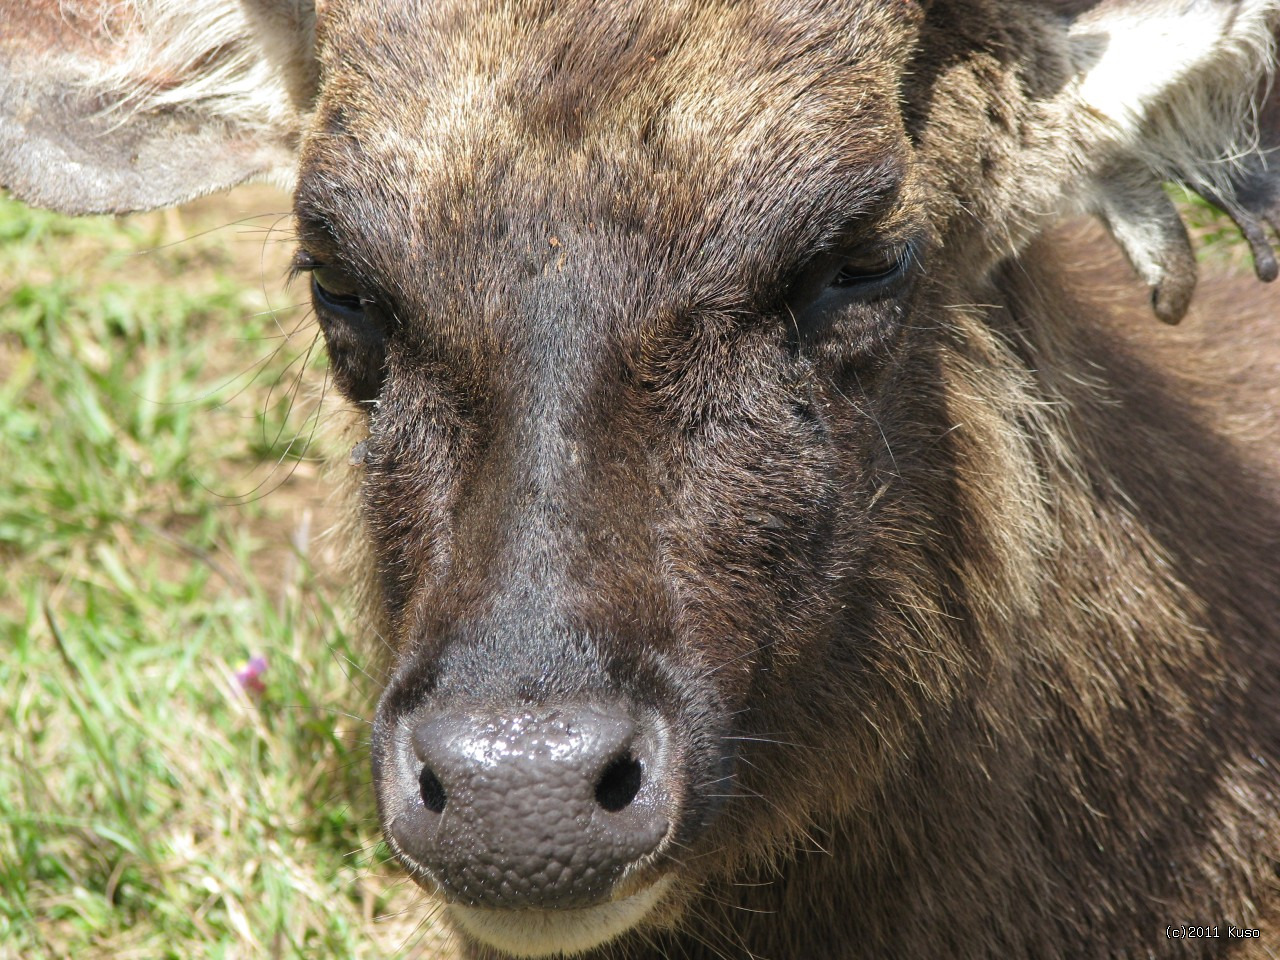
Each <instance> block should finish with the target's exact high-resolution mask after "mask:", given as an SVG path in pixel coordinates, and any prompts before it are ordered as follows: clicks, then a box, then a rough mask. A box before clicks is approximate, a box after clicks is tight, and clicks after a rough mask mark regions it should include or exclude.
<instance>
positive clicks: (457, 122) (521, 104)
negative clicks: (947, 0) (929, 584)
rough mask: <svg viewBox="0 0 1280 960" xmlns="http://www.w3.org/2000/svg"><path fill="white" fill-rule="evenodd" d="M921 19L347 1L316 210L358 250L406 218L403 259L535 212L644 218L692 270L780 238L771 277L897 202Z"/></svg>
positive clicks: (626, 6)
mask: <svg viewBox="0 0 1280 960" xmlns="http://www.w3.org/2000/svg"><path fill="white" fill-rule="evenodd" d="M914 9H915V7H914V4H910V3H905V2H885V0H880V2H875V3H845V4H824V3H796V2H793V0H785V2H784V0H763V2H753V3H745V4H734V3H725V2H716V0H685V2H674V3H672V2H650V0H641V2H632V3H613V4H592V3H587V2H583V0H567V2H561V3H556V2H545V0H544V2H526V0H506V2H494V0H457V2H452V3H451V2H438V0H437V2H432V3H404V2H397V3H387V2H372V3H365V4H348V5H343V9H342V10H341V11H340V12H339V13H335V14H334V19H330V20H328V21H323V22H322V23H321V27H320V34H321V38H322V56H323V58H324V71H323V73H324V76H325V77H326V84H325V87H324V89H323V91H322V96H321V109H320V110H319V112H318V120H317V128H316V131H315V132H314V133H313V135H312V137H311V138H310V141H309V143H308V146H307V148H306V150H305V152H304V178H303V183H304V186H303V191H302V194H303V198H304V204H305V202H306V201H307V199H308V198H310V199H311V200H312V201H314V205H315V206H316V207H317V208H324V209H325V212H326V213H327V214H328V215H329V216H330V217H331V219H333V220H334V221H337V222H336V224H335V226H336V232H338V233H340V234H341V233H343V232H344V231H343V225H344V224H346V225H347V226H348V227H349V230H350V233H351V234H352V235H351V236H350V238H349V240H350V242H351V243H353V244H356V245H360V244H361V243H362V242H363V241H362V240H361V238H360V237H358V236H356V235H355V234H358V233H359V232H360V230H366V229H368V224H370V223H371V222H372V221H374V220H379V219H381V220H385V219H386V218H388V217H392V218H394V219H396V220H398V221H402V222H399V223H397V224H395V225H394V226H389V227H388V229H389V230H390V232H391V233H392V234H393V235H394V236H396V237H398V238H399V241H398V246H399V247H400V252H401V253H403V252H404V244H405V243H411V244H422V245H423V246H424V247H425V248H426V249H424V251H423V252H424V253H432V254H438V252H439V249H440V248H442V247H448V246H450V245H455V246H456V244H457V242H458V236H459V229H458V228H459V221H460V220H463V219H465V220H466V221H468V224H469V225H470V226H471V227H474V228H475V230H482V231H485V230H487V231H489V232H490V234H492V233H493V232H494V231H497V232H499V233H505V232H506V231H507V230H508V229H510V227H511V226H512V222H513V221H517V220H521V219H527V220H532V219H535V218H536V219H540V220H541V221H542V222H544V223H545V224H547V227H548V233H554V232H555V230H556V229H558V228H564V227H566V225H567V227H568V228H572V227H573V226H575V225H576V226H579V227H582V228H586V227H587V225H590V226H591V228H592V229H594V228H595V227H596V226H603V227H605V228H606V229H607V227H608V226H609V225H611V224H613V225H618V224H622V225H624V226H625V225H626V224H628V223H643V224H644V225H645V233H646V236H647V238H648V240H649V241H650V242H652V243H654V244H657V245H659V246H661V247H662V249H664V250H665V255H664V259H666V260H668V261H672V262H675V263H677V264H679V265H681V266H682V267H684V268H688V267H689V266H690V264H691V263H692V261H693V260H697V261H698V262H700V263H703V264H707V263H709V262H711V261H715V260H716V259H717V256H718V254H717V251H720V252H721V253H722V255H723V257H724V259H725V260H726V261H732V262H734V263H735V264H739V265H740V264H742V263H743V261H744V257H745V258H746V260H748V261H749V260H750V259H751V258H752V253H753V249H756V248H759V247H760V246H761V245H762V244H763V245H764V247H766V248H767V249H761V250H759V251H758V252H759V253H760V255H761V257H762V263H764V262H765V261H766V260H767V261H768V262H769V263H771V264H773V265H775V267H776V266H777V265H778V264H779V262H780V261H781V263H782V264H783V265H784V266H785V265H786V260H787V257H788V256H789V255H790V251H791V250H796V251H801V250H803V251H804V253H805V255H809V254H811V253H812V252H813V248H814V247H815V246H816V247H821V246H822V245H823V244H824V243H826V242H833V241H834V238H835V237H836V236H837V235H840V234H841V233H842V232H843V231H845V230H846V229H847V222H846V221H847V220H848V219H849V218H850V217H856V216H858V215H860V214H861V215H865V216H866V217H867V218H868V219H869V218H870V217H871V216H872V214H873V213H874V214H875V215H876V216H881V215H883V214H884V213H885V212H886V211H887V210H888V209H890V208H892V203H891V202H890V201H892V200H893V199H895V198H896V196H897V194H898V192H899V191H900V188H901V185H902V180H903V176H904V171H905V160H904V156H905V146H904V145H905V138H904V135H903V132H902V124H901V119H900V112H899V110H898V105H897V101H898V83H899V77H900V74H901V71H902V61H903V59H904V58H905V57H906V56H908V55H909V53H910V50H911V42H912V39H913V36H914V31H915V30H916V28H917V23H916V19H915V16H914V14H913V11H914ZM305 171H309V172H310V181H311V186H308V175H307V173H306V172H305ZM872 208H876V209H874V210H873V209H872ZM486 211H487V212H486ZM486 216H488V217H489V218H490V219H491V220H493V221H495V222H491V223H489V224H487V225H485V224H483V223H480V222H479V221H481V220H483V219H484V218H485V217H486ZM357 224H360V225H362V226H357ZM745 224H750V225H751V230H750V231H744V229H743V227H744V225H745ZM889 229H892V226H891V227H890V228H889ZM472 232H473V233H474V232H475V231H474V230H473V231H472ZM748 234H750V235H748ZM370 239H371V240H374V242H376V238H370ZM340 242H341V243H342V244H343V245H344V246H346V245H347V243H346V239H345V238H344V239H341V240H340ZM370 255H371V256H376V254H372V253H371V254H370ZM796 255H797V256H798V255H799V253H797V254H796ZM721 266H723V264H722V265H721Z"/></svg>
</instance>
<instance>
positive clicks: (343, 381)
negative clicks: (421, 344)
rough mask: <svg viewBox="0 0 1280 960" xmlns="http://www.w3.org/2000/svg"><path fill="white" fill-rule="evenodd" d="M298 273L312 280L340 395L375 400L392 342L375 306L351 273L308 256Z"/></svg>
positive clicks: (299, 261) (298, 262) (301, 258)
mask: <svg viewBox="0 0 1280 960" xmlns="http://www.w3.org/2000/svg"><path fill="white" fill-rule="evenodd" d="M293 269H294V272H295V273H309V274H310V275H311V296H312V299H313V300H314V302H315V305H316V317H317V319H318V320H319V321H320V329H321V331H322V332H323V333H324V339H325V343H326V344H327V346H328V348H329V359H330V361H331V364H332V369H333V374H334V378H335V380H336V382H337V384H338V387H339V389H340V390H341V391H342V392H343V393H344V394H346V395H347V396H348V397H349V398H350V399H352V400H355V401H356V402H369V401H372V400H374V399H376V398H377V396H378V393H379V391H380V390H381V389H382V382H383V379H384V375H385V369H384V367H385V363H386V351H387V339H388V330H387V327H386V323H385V320H384V318H383V317H382V316H381V315H380V312H379V311H378V310H377V309H376V303H375V302H374V300H373V299H372V298H371V297H369V296H368V295H367V294H366V293H364V292H363V291H362V289H361V286H360V283H359V281H357V280H356V279H355V277H353V276H352V275H351V274H350V273H349V272H348V271H346V270H344V269H342V268H341V267H340V266H336V265H334V264H328V263H324V262H322V261H320V260H318V259H317V258H315V257H314V256H312V255H311V254H309V253H307V252H306V251H299V253H298V255H297V256H296V257H295V258H294V262H293Z"/></svg>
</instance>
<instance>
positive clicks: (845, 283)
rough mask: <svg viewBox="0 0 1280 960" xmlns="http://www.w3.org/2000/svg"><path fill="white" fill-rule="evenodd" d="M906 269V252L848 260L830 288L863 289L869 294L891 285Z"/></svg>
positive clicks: (832, 281) (840, 268) (900, 251)
mask: <svg viewBox="0 0 1280 960" xmlns="http://www.w3.org/2000/svg"><path fill="white" fill-rule="evenodd" d="M906 268H907V252H906V251H905V250H899V251H894V252H893V253H892V255H881V256H879V257H863V258H858V259H853V260H846V261H845V262H844V263H842V264H841V265H840V266H839V267H838V268H837V269H836V272H835V275H834V276H833V277H832V278H831V281H830V283H829V284H828V286H830V287H834V288H835V289H837V290H850V289H862V290H863V291H864V292H869V291H870V290H872V289H879V288H880V287H881V286H885V285H889V284H891V283H892V282H893V281H894V280H896V279H897V278H898V277H899V276H901V275H902V274H903V273H905V272H906Z"/></svg>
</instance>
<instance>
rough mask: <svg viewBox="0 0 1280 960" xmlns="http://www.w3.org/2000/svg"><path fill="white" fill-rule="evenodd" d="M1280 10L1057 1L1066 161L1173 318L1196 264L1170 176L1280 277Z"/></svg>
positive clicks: (1204, 0)
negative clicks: (1064, 69) (1274, 235)
mask: <svg viewBox="0 0 1280 960" xmlns="http://www.w3.org/2000/svg"><path fill="white" fill-rule="evenodd" d="M1067 8H1073V9H1074V12H1063V11H1065V10H1066V9H1067ZM1081 8H1083V9H1081ZM1278 15H1280V2H1276V0H1101V2H1092V3H1090V2H1081V0H1071V2H1069V3H1064V2H1063V0H1059V12H1058V13H1057V16H1059V17H1060V18H1061V21H1060V22H1061V23H1062V24H1063V26H1064V28H1065V31H1066V34H1065V36H1066V42H1067V47H1066V49H1067V51H1068V54H1067V58H1068V60H1069V62H1070V68H1071V74H1072V77H1071V79H1070V81H1069V82H1068V83H1067V85H1066V86H1065V88H1064V89H1063V91H1062V92H1061V94H1060V96H1059V98H1058V100H1059V103H1065V105H1066V106H1067V108H1068V111H1069V112H1070V114H1071V116H1072V118H1073V122H1072V123H1071V124H1070V126H1072V127H1074V129H1075V131H1076V136H1075V140H1076V144H1075V147H1076V148H1075V149H1074V150H1073V151H1071V154H1070V155H1069V156H1068V157H1066V158H1064V160H1065V162H1066V164H1067V165H1068V168H1073V169H1075V170H1078V171H1080V172H1081V173H1083V175H1084V182H1083V183H1082V184H1079V187H1080V188H1081V189H1079V191H1078V192H1077V196H1078V197H1079V198H1081V199H1082V200H1083V201H1084V206H1085V207H1086V208H1087V209H1091V210H1092V211H1093V212H1096V213H1098V214H1100V215H1101V216H1102V218H1103V220H1104V221H1105V222H1106V223H1107V225H1108V226H1109V228H1110V230H1111V233H1112V234H1113V235H1114V236H1115V238H1116V240H1117V241H1118V242H1119V244H1120V246H1121V247H1122V248H1123V249H1124V251H1125V254H1126V255H1127V256H1128V258H1129V260H1130V262H1131V263H1132V264H1133V267H1134V269H1135V270H1136V271H1137V272H1138V274H1139V275H1140V276H1142V278H1143V279H1144V280H1146V281H1147V283H1149V284H1150V285H1151V288H1152V304H1153V306H1154V308H1155V312H1156V315H1157V316H1158V317H1160V318H1161V319H1162V320H1164V321H1166V322H1169V323H1176V322H1178V320H1180V319H1181V318H1182V316H1183V315H1184V314H1185V313H1186V311H1187V307H1188V306H1189V304H1190V301H1191V294H1192V291H1193V290H1194V287H1195V282H1196V272H1197V271H1196V262H1195V256H1194V253H1193V252H1192V249H1191V243H1190V241H1189V239H1188V236H1187V231H1186V228H1185V227H1184V225H1183V223H1182V219H1181V217H1180V216H1179V214H1178V212H1177V210H1176V209H1175V207H1174V205H1173V203H1172V202H1171V201H1170V199H1169V197H1168V195H1167V194H1166V193H1165V191H1164V188H1163V184H1164V183H1165V182H1166V181H1173V182H1178V183H1181V184H1183V185H1185V186H1187V187H1188V188H1190V189H1192V190H1194V191H1196V192H1198V193H1199V194H1201V195H1202V196H1204V197H1205V198H1206V199H1208V200H1209V201H1210V202H1212V203H1213V204H1215V205H1216V206H1218V207H1220V208H1222V209H1223V210H1225V211H1226V212H1227V213H1228V214H1230V215H1231V217H1233V218H1234V220H1235V222H1236V223H1237V224H1238V225H1239V226H1240V228H1241V230H1242V231H1243V233H1244V236H1245V237H1246V238H1247V240H1248V241H1249V243H1250V245H1251V246H1252V248H1253V254H1254V260H1255V264H1256V270H1257V274H1258V277H1259V279H1262V280H1266V281H1270V280H1273V279H1275V277H1276V274H1277V262H1276V257H1275V254H1274V252H1273V251H1272V247H1271V241H1270V239H1269V238H1268V234H1267V230H1266V226H1267V224H1270V225H1271V226H1272V227H1276V226H1277V225H1280V155H1277V156H1272V153H1273V151H1274V150H1275V148H1276V147H1277V146H1280V109H1275V108H1274V107H1273V108H1270V109H1267V108H1265V107H1266V101H1267V100H1268V98H1269V94H1270V83H1271V76H1272V72H1273V67H1274V62H1275V39H1274V34H1273V31H1274V30H1275V28H1276V25H1277V20H1278Z"/></svg>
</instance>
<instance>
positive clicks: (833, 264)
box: [786, 244, 915, 340]
mask: <svg viewBox="0 0 1280 960" xmlns="http://www.w3.org/2000/svg"><path fill="white" fill-rule="evenodd" d="M914 262H915V257H914V251H913V249H912V247H911V245H910V244H903V245H901V246H896V247H887V248H886V247H879V248H875V249H867V250H860V251H853V252H841V253H831V254H827V255H824V256H822V257H819V258H818V259H816V260H815V261H813V262H812V263H811V264H810V265H809V266H808V268H806V269H805V270H804V271H803V272H802V273H801V274H800V275H799V276H798V277H797V278H796V281H795V282H794V284H793V285H792V287H791V290H790V292H789V294H788V296H787V301H786V302H787V308H788V309H789V311H790V314H791V316H792V317H793V318H794V321H795V323H794V327H793V331H792V333H793V335H795V336H798V337H800V338H801V339H802V340H803V339H808V338H810V337H814V336H817V335H819V334H820V333H822V332H823V331H825V330H827V329H829V328H830V327H831V325H832V323H834V322H835V321H836V319H837V318H839V317H841V316H846V315H847V314H848V312H849V311H851V310H855V309H856V308H857V307H859V306H860V305H869V304H872V303H875V302H877V301H881V300H887V299H888V298H889V297H891V296H893V295H894V294H896V293H898V292H899V290H901V289H902V287H903V286H904V285H905V284H906V282H907V280H908V278H909V277H910V275H911V265H912V264H913V263H914Z"/></svg>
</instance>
